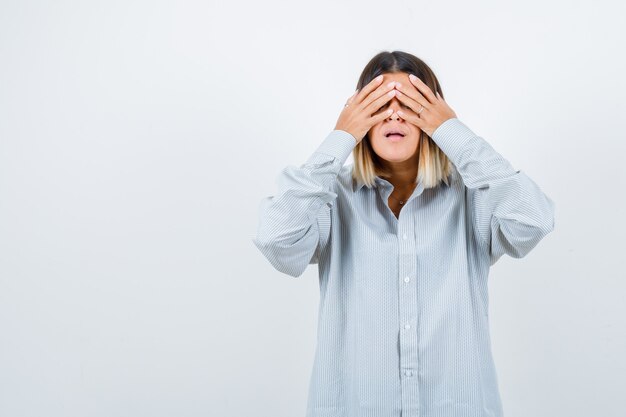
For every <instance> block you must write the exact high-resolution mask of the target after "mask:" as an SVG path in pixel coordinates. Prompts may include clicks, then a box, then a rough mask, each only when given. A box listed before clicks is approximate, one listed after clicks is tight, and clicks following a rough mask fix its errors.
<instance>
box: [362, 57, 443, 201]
mask: <svg viewBox="0 0 626 417" xmlns="http://www.w3.org/2000/svg"><path fill="white" fill-rule="evenodd" d="M395 72H405V73H408V74H415V75H416V76H417V77H419V78H420V79H421V80H422V81H423V82H424V83H425V84H426V85H428V87H429V88H430V89H431V90H432V91H433V93H436V92H437V91H439V95H440V96H441V97H443V91H441V86H440V85H439V81H438V80H437V77H436V76H435V74H434V73H433V71H432V70H431V69H430V67H429V66H428V65H426V63H424V61H422V60H421V59H419V58H417V57H416V56H414V55H411V54H409V53H406V52H401V51H393V52H380V53H378V54H377V55H376V56H374V57H373V58H372V59H371V60H370V62H369V63H368V64H367V65H366V66H365V68H364V69H363V72H362V73H361V76H360V77H359V81H358V84H357V88H358V89H359V90H360V89H361V88H363V87H364V86H366V85H367V84H368V83H369V82H370V81H371V80H373V79H374V78H376V77H377V76H378V75H380V74H384V73H395ZM352 156H353V159H354V166H353V169H352V178H353V179H354V180H356V181H357V182H360V183H363V184H364V185H366V186H367V187H372V186H373V185H374V180H375V178H376V176H379V177H383V178H390V177H391V172H389V171H388V170H386V169H385V168H384V166H383V164H382V163H381V162H382V161H381V160H380V158H379V157H378V155H376V152H374V149H373V148H372V145H371V143H370V139H369V132H368V133H367V134H366V135H365V136H364V137H363V139H362V140H361V141H360V142H359V143H358V144H357V145H356V146H355V148H354V149H353V150H352ZM416 157H417V158H418V168H417V177H416V178H415V182H416V183H417V182H419V181H422V182H423V184H424V189H427V188H434V187H437V186H438V185H439V184H440V183H441V182H443V183H445V184H446V185H449V182H448V177H449V175H450V174H451V173H452V171H453V169H454V166H453V165H452V162H451V161H450V160H449V159H448V157H447V156H446V154H445V153H443V151H442V150H441V149H440V148H439V146H437V144H436V143H435V142H434V141H433V140H432V139H431V138H430V137H429V136H428V135H427V134H426V133H424V132H422V133H421V134H420V138H419V141H418V152H417V156H416Z"/></svg>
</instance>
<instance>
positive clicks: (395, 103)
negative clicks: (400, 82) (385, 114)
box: [388, 97, 402, 120]
mask: <svg viewBox="0 0 626 417" xmlns="http://www.w3.org/2000/svg"><path fill="white" fill-rule="evenodd" d="M400 107H402V103H400V100H398V98H397V97H394V98H392V99H391V100H389V107H388V109H392V110H393V112H392V113H391V115H389V118H390V119H392V120H398V119H399V118H400V116H398V110H400Z"/></svg>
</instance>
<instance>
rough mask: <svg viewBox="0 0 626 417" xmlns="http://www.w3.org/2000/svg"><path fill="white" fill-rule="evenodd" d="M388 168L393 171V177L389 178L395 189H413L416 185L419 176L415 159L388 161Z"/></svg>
mask: <svg viewBox="0 0 626 417" xmlns="http://www.w3.org/2000/svg"><path fill="white" fill-rule="evenodd" d="M386 165H387V169H388V170H389V171H391V177H390V178H388V179H387V180H388V181H389V182H390V183H391V184H393V187H394V189H397V190H398V191H403V190H407V189H411V188H412V187H413V186H414V185H415V178H416V177H417V164H415V163H414V162H413V161H403V162H387V163H386Z"/></svg>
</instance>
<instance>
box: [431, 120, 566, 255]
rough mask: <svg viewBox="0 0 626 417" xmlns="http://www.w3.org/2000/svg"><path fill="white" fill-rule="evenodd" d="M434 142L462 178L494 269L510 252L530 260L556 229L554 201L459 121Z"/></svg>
mask: <svg viewBox="0 0 626 417" xmlns="http://www.w3.org/2000/svg"><path fill="white" fill-rule="evenodd" d="M432 139H433V140H434V141H435V143H436V144H437V145H438V146H439V148H440V149H441V150H442V151H443V152H444V153H445V154H446V155H447V156H448V158H449V159H450V160H451V161H452V163H453V164H454V165H455V167H456V168H457V171H458V172H459V174H460V175H461V177H462V180H463V183H464V184H465V186H466V199H467V200H466V201H467V204H468V207H469V209H470V211H471V212H472V221H473V228H474V232H475V233H476V234H477V237H478V239H479V241H480V242H482V244H483V247H484V248H485V249H486V251H487V253H488V255H489V257H490V264H491V265H493V264H494V263H496V262H497V261H498V259H499V258H500V257H501V256H502V255H504V254H507V255H509V256H511V257H513V258H521V257H523V256H525V255H526V254H527V253H528V252H530V250H531V249H533V248H534V247H535V246H536V245H537V244H538V243H539V241H540V240H541V239H542V238H543V237H544V236H545V235H547V234H548V233H549V232H551V231H552V230H554V202H553V201H552V200H551V199H550V198H549V197H548V196H547V195H545V194H544V193H543V192H542V191H541V189H540V188H539V186H538V185H537V184H536V183H535V182H534V181H533V180H531V179H530V178H529V177H528V176H527V175H526V174H525V173H524V172H523V171H521V170H515V169H514V168H513V167H512V165H511V164H510V163H509V162H508V161H507V160H506V159H505V158H503V157H502V156H501V155H500V154H499V153H497V152H496V151H495V150H494V149H493V148H492V146H491V145H490V144H489V143H487V142H486V141H485V140H484V139H483V138H481V137H480V136H477V135H476V134H474V132H472V131H471V130H470V129H469V128H468V127H467V126H466V125H465V124H463V123H462V122H461V121H460V120H459V119H458V118H452V119H448V120H446V121H445V122H443V123H442V124H441V125H440V126H439V127H438V128H437V129H436V130H435V132H433V135H432Z"/></svg>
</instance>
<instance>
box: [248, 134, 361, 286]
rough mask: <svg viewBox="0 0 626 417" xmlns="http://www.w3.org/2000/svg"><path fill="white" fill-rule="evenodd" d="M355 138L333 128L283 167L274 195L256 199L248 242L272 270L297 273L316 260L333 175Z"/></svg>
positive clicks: (326, 225)
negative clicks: (301, 158) (255, 214)
mask: <svg viewBox="0 0 626 417" xmlns="http://www.w3.org/2000/svg"><path fill="white" fill-rule="evenodd" d="M356 144H357V142H356V139H355V138H354V136H352V135H351V134H350V133H348V132H346V131H343V130H333V131H332V132H330V133H329V134H328V136H327V137H326V138H325V139H324V141H323V142H322V143H321V144H320V145H319V147H318V148H317V149H316V150H315V152H313V154H312V155H311V156H310V157H309V158H308V159H307V160H306V162H305V163H304V164H302V165H301V166H300V167H296V166H293V165H288V166H287V167H285V168H284V169H283V170H282V171H281V172H280V174H279V175H278V177H277V185H278V192H277V193H276V195H275V196H268V197H265V198H263V199H262V200H261V204H260V205H259V212H258V214H259V224H258V230H257V234H256V237H254V238H253V239H252V242H253V243H254V244H255V245H256V247H257V248H258V249H259V250H260V251H261V253H262V254H263V255H264V256H265V257H266V258H267V259H268V260H269V261H270V263H271V264H272V265H273V266H274V268H276V269H277V270H278V271H280V272H283V273H285V274H288V275H291V276H293V277H299V276H300V275H302V273H303V272H304V270H305V269H306V267H307V265H309V264H313V263H317V261H318V259H319V254H320V251H321V249H322V247H323V246H324V245H325V244H326V243H327V240H328V236H329V232H330V226H331V225H330V218H331V217H330V210H331V208H332V205H333V204H334V201H335V199H336V198H337V193H336V192H335V184H336V179H337V175H338V174H339V171H340V170H341V168H342V166H343V165H344V163H345V161H346V160H347V158H348V156H349V155H350V153H351V152H352V150H353V149H354V147H355V146H356Z"/></svg>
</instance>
